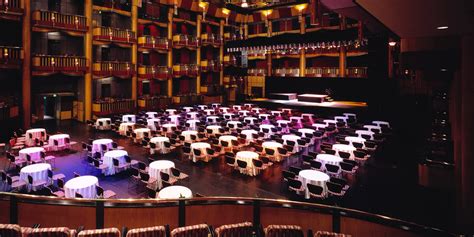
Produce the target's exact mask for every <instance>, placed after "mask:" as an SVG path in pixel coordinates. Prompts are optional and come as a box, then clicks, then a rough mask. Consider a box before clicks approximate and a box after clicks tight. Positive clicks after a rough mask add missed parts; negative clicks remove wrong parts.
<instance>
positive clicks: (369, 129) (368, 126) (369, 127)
mask: <svg viewBox="0 0 474 237" xmlns="http://www.w3.org/2000/svg"><path fill="white" fill-rule="evenodd" d="M364 128H366V129H367V130H368V131H372V129H377V130H380V127H379V126H377V125H364Z"/></svg>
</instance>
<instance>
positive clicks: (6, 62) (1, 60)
mask: <svg viewBox="0 0 474 237" xmlns="http://www.w3.org/2000/svg"><path fill="white" fill-rule="evenodd" d="M22 61H23V50H22V48H20V47H9V46H0V67H7V68H8V67H19V66H20V64H21V62H22Z"/></svg>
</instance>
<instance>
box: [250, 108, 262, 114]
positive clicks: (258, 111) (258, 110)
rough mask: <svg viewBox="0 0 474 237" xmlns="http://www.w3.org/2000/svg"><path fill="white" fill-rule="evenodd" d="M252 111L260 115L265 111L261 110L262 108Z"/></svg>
mask: <svg viewBox="0 0 474 237" xmlns="http://www.w3.org/2000/svg"><path fill="white" fill-rule="evenodd" d="M252 111H253V112H255V113H257V114H259V113H260V112H263V109H261V108H252Z"/></svg>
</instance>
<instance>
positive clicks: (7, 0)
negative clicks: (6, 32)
mask: <svg viewBox="0 0 474 237" xmlns="http://www.w3.org/2000/svg"><path fill="white" fill-rule="evenodd" d="M0 13H4V14H22V13H23V4H22V0H0Z"/></svg>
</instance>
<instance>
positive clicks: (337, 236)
mask: <svg viewBox="0 0 474 237" xmlns="http://www.w3.org/2000/svg"><path fill="white" fill-rule="evenodd" d="M314 236H315V237H350V235H346V234H341V233H334V232H329V231H318V232H316V234H315V235H314Z"/></svg>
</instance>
